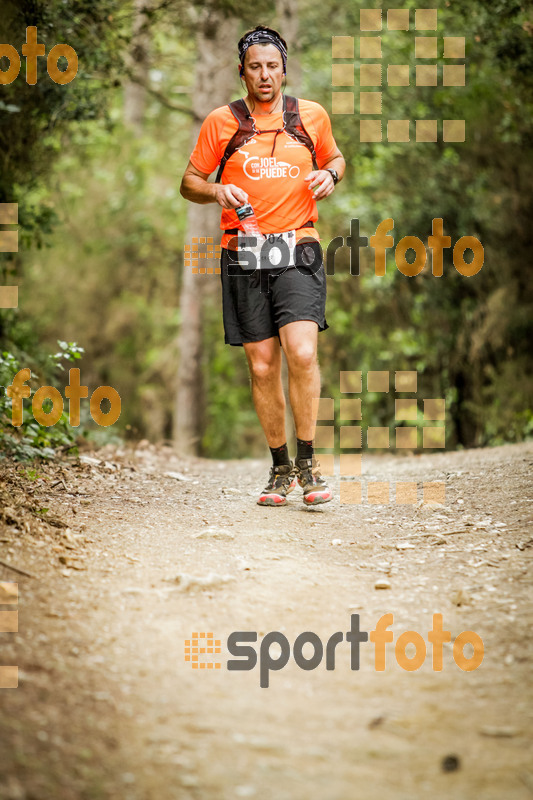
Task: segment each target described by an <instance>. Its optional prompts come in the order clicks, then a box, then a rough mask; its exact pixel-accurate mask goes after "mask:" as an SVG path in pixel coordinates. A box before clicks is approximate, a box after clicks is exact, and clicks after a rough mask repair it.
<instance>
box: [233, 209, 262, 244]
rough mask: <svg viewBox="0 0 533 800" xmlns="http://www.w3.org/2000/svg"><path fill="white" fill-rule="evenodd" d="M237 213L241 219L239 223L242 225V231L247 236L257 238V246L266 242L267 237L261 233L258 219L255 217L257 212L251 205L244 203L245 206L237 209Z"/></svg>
mask: <svg viewBox="0 0 533 800" xmlns="http://www.w3.org/2000/svg"><path fill="white" fill-rule="evenodd" d="M235 211H236V213H237V216H238V218H239V222H240V223H241V224H242V229H243V231H244V233H245V235H246V236H255V237H256V238H257V244H258V245H260V244H262V243H263V242H264V241H265V237H264V236H263V234H262V233H261V229H260V228H259V223H258V221H257V217H256V216H255V211H254V210H253V208H252V206H251V205H250V203H244V205H242V206H239V207H238V208H236V209H235Z"/></svg>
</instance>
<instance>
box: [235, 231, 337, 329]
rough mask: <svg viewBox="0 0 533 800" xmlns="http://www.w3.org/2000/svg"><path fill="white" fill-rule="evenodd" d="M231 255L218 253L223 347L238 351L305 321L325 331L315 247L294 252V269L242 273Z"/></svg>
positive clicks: (323, 297) (323, 298)
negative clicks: (228, 345) (235, 346)
mask: <svg viewBox="0 0 533 800" xmlns="http://www.w3.org/2000/svg"><path fill="white" fill-rule="evenodd" d="M236 259H238V255H237V253H236V251H235V250H227V249H225V248H222V253H221V257H220V277H221V279H222V311H223V318H224V339H225V342H226V344H232V345H242V344H246V343H248V342H260V341H263V339H270V338H271V337H273V336H278V331H279V329H280V328H282V327H283V325H287V323H288V322H296V321H297V320H311V321H313V322H316V324H317V325H318V329H319V331H324V330H326V328H327V327H328V324H327V322H326V317H325V310H326V275H325V272H324V264H323V259H322V249H321V247H320V244H319V242H317V241H312V242H310V241H309V240H307V241H306V242H305V243H302V244H297V245H296V248H295V264H296V265H295V266H294V267H288V268H286V269H272V270H270V269H256V270H255V271H253V272H251V271H249V270H248V271H246V270H244V269H242V267H240V266H239V263H238V260H236Z"/></svg>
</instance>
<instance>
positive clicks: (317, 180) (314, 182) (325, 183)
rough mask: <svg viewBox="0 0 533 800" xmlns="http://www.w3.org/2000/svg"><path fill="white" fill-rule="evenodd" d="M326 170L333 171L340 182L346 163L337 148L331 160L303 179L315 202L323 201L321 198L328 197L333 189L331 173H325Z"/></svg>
mask: <svg viewBox="0 0 533 800" xmlns="http://www.w3.org/2000/svg"><path fill="white" fill-rule="evenodd" d="M328 169H334V170H335V171H336V173H337V175H338V176H339V181H341V180H342V177H343V175H344V170H345V169H346V162H345V160H344V157H343V155H342V153H341V151H340V150H339V148H338V147H337V149H336V151H335V152H334V153H333V155H332V156H331V158H330V159H329V160H328V161H326V163H325V164H322V166H321V168H320V169H316V170H313V172H310V173H309V175H306V177H305V179H304V180H306V181H309V187H308V188H309V190H310V191H312V192H313V198H314V199H315V200H323V198H324V197H328V195H330V194H331V193H332V191H333V190H334V188H335V184H334V183H333V177H332V176H331V173H330V172H326V170H328Z"/></svg>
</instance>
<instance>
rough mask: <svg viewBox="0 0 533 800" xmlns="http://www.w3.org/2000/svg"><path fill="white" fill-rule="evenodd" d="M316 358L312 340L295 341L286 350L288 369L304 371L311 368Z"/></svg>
mask: <svg viewBox="0 0 533 800" xmlns="http://www.w3.org/2000/svg"><path fill="white" fill-rule="evenodd" d="M316 360H317V359H316V346H315V343H314V342H306V341H302V342H297V343H295V344H294V345H292V346H291V347H290V349H289V350H287V362H288V365H289V369H290V370H299V371H304V370H305V371H306V370H310V369H313V368H314V366H315V364H316Z"/></svg>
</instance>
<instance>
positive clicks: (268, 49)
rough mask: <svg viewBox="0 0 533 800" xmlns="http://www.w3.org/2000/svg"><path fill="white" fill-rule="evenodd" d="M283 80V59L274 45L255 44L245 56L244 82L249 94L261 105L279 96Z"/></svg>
mask: <svg viewBox="0 0 533 800" xmlns="http://www.w3.org/2000/svg"><path fill="white" fill-rule="evenodd" d="M282 80H283V59H282V57H281V53H280V52H279V50H278V48H277V47H275V46H274V45H273V44H253V45H252V46H251V47H249V48H248V50H247V51H246V54H245V56H244V81H245V83H246V88H247V89H248V93H249V94H250V95H251V96H252V97H254V98H255V99H256V100H259V102H261V103H269V102H270V101H271V100H274V98H276V97H277V96H278V93H279V90H280V88H281V82H282Z"/></svg>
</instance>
